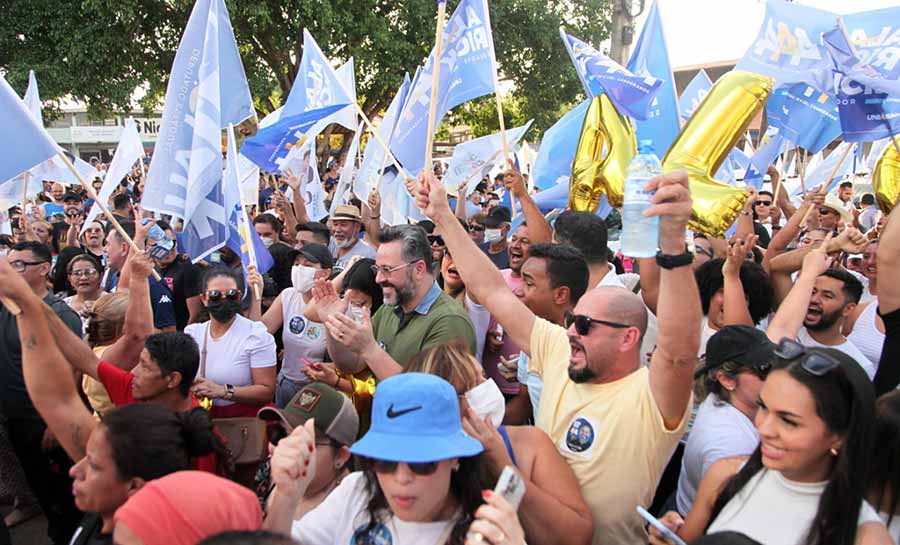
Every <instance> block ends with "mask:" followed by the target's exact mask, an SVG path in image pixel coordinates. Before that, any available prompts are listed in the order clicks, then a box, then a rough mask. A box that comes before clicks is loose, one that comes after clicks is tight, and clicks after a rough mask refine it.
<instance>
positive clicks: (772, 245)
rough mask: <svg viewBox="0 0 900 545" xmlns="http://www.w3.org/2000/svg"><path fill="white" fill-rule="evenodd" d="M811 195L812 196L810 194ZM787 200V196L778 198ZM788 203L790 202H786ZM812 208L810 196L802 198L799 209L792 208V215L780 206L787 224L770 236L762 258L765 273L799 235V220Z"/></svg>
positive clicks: (781, 192) (784, 207)
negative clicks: (770, 238)
mask: <svg viewBox="0 0 900 545" xmlns="http://www.w3.org/2000/svg"><path fill="white" fill-rule="evenodd" d="M779 193H780V194H782V195H783V194H784V193H785V192H783V191H780V192H779ZM811 195H812V194H811ZM782 198H783V199H787V195H784V196H783V197H781V196H779V199H782ZM788 202H790V201H788ZM811 206H813V201H812V196H810V197H809V198H804V200H803V204H801V205H800V208H793V207H791V208H792V209H793V210H794V213H792V214H790V215H788V213H787V210H788V209H787V207H786V206H782V208H781V209H782V211H784V214H785V217H787V218H788V221H787V223H786V224H785V225H784V227H782V228H781V229H779V230H778V231H776V232H775V234H773V235H772V240H771V241H770V242H769V247H768V248H767V249H766V255H765V257H763V263H762V264H763V268H764V269H766V272H768V271H770V269H771V267H770V263H771V261H772V260H773V259H774V258H776V257H778V256H779V255H781V254H782V253H784V251H785V250H786V249H787V247H788V245H789V244H790V243H791V241H792V240H794V239H795V238H797V234H798V233H800V220H802V219H803V216H805V215H806V212H807V210H809V208H810V207H811Z"/></svg>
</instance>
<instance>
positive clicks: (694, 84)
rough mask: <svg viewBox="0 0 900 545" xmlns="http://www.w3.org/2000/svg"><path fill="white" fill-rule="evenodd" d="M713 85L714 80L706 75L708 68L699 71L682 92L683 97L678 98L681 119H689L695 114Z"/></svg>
mask: <svg viewBox="0 0 900 545" xmlns="http://www.w3.org/2000/svg"><path fill="white" fill-rule="evenodd" d="M712 86H713V84H712V80H710V79H709V76H708V75H706V70H703V69H701V70H700V71H699V72H697V75H696V76H694V79H692V80H691V82H690V83H688V86H687V87H685V88H684V92H683V93H681V98H680V99H678V106H679V109H680V110H681V119H683V120H685V121H687V120H688V119H690V118H691V116H692V115H694V112H695V111H696V110H697V108H699V107H700V104H702V103H703V99H705V98H706V95H708V94H709V90H710V89H712Z"/></svg>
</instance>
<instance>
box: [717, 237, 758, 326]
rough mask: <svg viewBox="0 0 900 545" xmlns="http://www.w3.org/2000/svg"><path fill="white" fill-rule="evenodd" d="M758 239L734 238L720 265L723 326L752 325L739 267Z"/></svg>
mask: <svg viewBox="0 0 900 545" xmlns="http://www.w3.org/2000/svg"><path fill="white" fill-rule="evenodd" d="M758 238H759V237H758V236H756V235H750V236H749V237H748V238H746V239H743V240H741V239H739V238H735V239H734V243H733V244H732V245H731V246H730V247H729V248H728V257H727V258H725V263H723V264H722V276H723V277H724V284H723V286H722V288H723V289H722V291H723V296H724V297H723V299H724V303H723V304H722V309H723V311H724V314H725V325H738V324H743V325H751V326H752V325H753V318H752V317H751V316H750V307H749V306H748V305H747V298H746V296H745V295H744V285H743V284H742V283H741V265H742V264H743V263H744V260H745V259H747V252H748V251H750V249H751V248H753V245H754V244H756V240H757V239H758Z"/></svg>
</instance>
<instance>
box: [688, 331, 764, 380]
mask: <svg viewBox="0 0 900 545" xmlns="http://www.w3.org/2000/svg"><path fill="white" fill-rule="evenodd" d="M774 357H775V344H774V343H772V341H770V340H769V338H768V337H766V333H765V332H764V331H762V330H761V329H757V328H755V327H753V326H749V325H727V326H725V327H723V328H722V329H720V330H719V331H717V332H716V333H715V334H714V335H713V336H712V337H710V338H709V341H707V343H706V363H705V364H704V365H703V367H701V368H700V369H698V370H697V372H696V373H694V376H695V377H699V376H701V375H703V374H704V373H706V372H708V371H711V370H713V369H717V368H719V367H721V366H723V365H725V363H726V362H729V361H732V362H734V363H737V364H740V365H743V366H746V367H752V368H754V369H756V370H758V371H767V370H768V369H769V367H771V365H772V360H773V359H774Z"/></svg>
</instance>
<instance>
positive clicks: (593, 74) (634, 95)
mask: <svg viewBox="0 0 900 545" xmlns="http://www.w3.org/2000/svg"><path fill="white" fill-rule="evenodd" d="M559 35H560V37H562V40H563V43H565V45H566V50H567V51H568V52H569V56H570V57H571V58H572V64H574V65H575V71H576V72H577V73H578V77H579V78H581V84H582V85H583V86H584V91H585V93H587V94H588V95H589V96H591V97H595V96H597V95H600V94H604V93H605V94H606V96H608V97H609V99H610V100H611V101H612V103H613V104H614V105H615V107H616V110H618V112H619V113H621V114H622V115H627V116H630V117H633V118H635V119H637V120H640V121H644V120H646V119H648V118H649V117H650V110H651V104H652V103H653V98H654V97H655V96H656V93H657V92H658V91H659V89H660V87H661V86H662V83H663V82H662V80H661V79H659V78H655V77H652V76H639V75H636V74H632V73H631V72H630V71H628V70H627V69H625V68H623V67H622V66H621V65H619V64H618V63H616V62H615V61H614V60H612V59H610V58H609V57H607V56H606V55H604V54H603V53H600V52H599V51H597V50H596V49H594V48H593V47H592V46H591V45H590V44H587V43H585V42H583V41H581V40H579V39H578V38H576V37H574V36H571V35H569V34H566V32H565V31H564V30H563V29H562V28H560V29H559Z"/></svg>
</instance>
